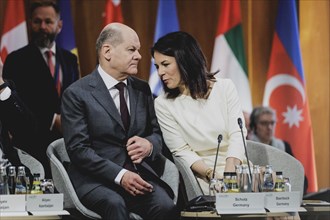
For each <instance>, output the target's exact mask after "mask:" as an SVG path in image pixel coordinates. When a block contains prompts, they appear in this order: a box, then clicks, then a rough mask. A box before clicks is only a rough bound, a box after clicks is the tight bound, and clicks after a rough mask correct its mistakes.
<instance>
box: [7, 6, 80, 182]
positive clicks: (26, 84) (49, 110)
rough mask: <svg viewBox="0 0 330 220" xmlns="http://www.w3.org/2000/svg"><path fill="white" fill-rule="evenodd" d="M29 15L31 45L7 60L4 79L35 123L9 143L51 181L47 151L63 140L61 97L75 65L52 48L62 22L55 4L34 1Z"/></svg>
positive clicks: (69, 55)
mask: <svg viewBox="0 0 330 220" xmlns="http://www.w3.org/2000/svg"><path fill="white" fill-rule="evenodd" d="M30 12H31V13H30V14H31V24H30V26H31V42H30V43H29V44H28V45H27V46H25V47H23V48H20V49H18V50H17V51H13V52H12V53H10V54H9V55H8V56H7V59H6V61H5V63H4V67H3V77H4V78H5V79H8V80H12V81H13V82H14V84H15V86H16V91H17V93H18V95H19V97H20V98H21V99H22V101H23V102H24V104H26V106H27V107H28V109H29V110H30V111H31V112H32V114H33V116H34V118H35V120H36V121H35V127H31V128H29V130H28V131H26V133H25V134H23V138H22V139H19V138H16V137H15V136H13V140H12V141H13V143H14V144H15V145H16V146H20V147H21V148H22V149H23V150H25V151H26V152H28V153H29V154H31V155H32V156H34V157H35V158H37V159H38V160H39V161H40V162H41V163H42V164H43V166H44V168H45V177H46V178H50V177H51V171H50V165H49V161H48V158H47V155H46V149H47V147H48V145H49V144H50V143H51V142H52V141H54V140H56V139H58V138H60V137H62V134H61V115H60V103H61V94H62V91H64V89H65V88H66V87H68V85H70V84H71V83H72V82H74V81H76V80H77V79H78V77H79V72H78V62H77V57H76V56H75V55H74V54H72V53H71V52H69V51H66V50H64V49H61V48H59V47H58V46H57V45H56V44H55V39H56V36H57V35H58V34H59V32H60V31H61V28H62V20H61V18H60V12H59V7H58V6H57V5H56V4H55V3H54V1H46V0H44V1H34V2H33V3H32V4H31V11H30ZM23 141H24V142H23Z"/></svg>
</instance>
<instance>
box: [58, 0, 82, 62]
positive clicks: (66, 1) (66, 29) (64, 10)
mask: <svg viewBox="0 0 330 220" xmlns="http://www.w3.org/2000/svg"><path fill="white" fill-rule="evenodd" d="M58 6H59V8H60V11H61V19H62V21H63V26H62V30H61V32H60V33H59V34H58V36H57V38H56V43H57V44H58V46H60V47H61V48H63V49H66V50H69V51H71V52H72V53H73V54H75V55H76V56H77V57H78V50H77V46H76V41H75V35H74V29H73V22H72V15H71V4H70V0H59V1H58Z"/></svg>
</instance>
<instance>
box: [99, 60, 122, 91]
mask: <svg viewBox="0 0 330 220" xmlns="http://www.w3.org/2000/svg"><path fill="white" fill-rule="evenodd" d="M97 71H98V72H99V73H100V76H101V78H102V79H103V82H104V83H105V85H106V87H107V89H108V90H110V89H112V88H113V87H114V86H115V85H117V84H118V83H119V82H120V81H118V80H116V79H115V78H113V77H112V76H111V75H110V74H108V73H106V72H105V71H104V70H103V69H102V67H101V65H99V66H98V67H97ZM121 82H123V83H125V85H127V79H125V80H124V81H121Z"/></svg>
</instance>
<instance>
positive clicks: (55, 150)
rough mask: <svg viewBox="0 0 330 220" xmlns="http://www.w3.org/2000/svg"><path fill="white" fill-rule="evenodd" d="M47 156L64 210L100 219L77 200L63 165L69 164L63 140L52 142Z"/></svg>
mask: <svg viewBox="0 0 330 220" xmlns="http://www.w3.org/2000/svg"><path fill="white" fill-rule="evenodd" d="M47 156H48V158H49V160H50V167H51V172H52V177H53V181H54V185H55V187H56V189H57V191H59V192H60V193H63V196H64V208H65V209H72V208H76V209H77V210H78V211H79V212H80V213H81V214H83V215H84V216H86V217H87V218H90V219H101V216H100V215H98V214H97V213H95V212H93V211H91V210H89V209H87V208H86V207H85V206H84V205H83V204H82V203H81V202H80V200H79V198H78V196H77V194H76V191H75V189H74V188H73V185H72V183H71V180H70V178H69V176H68V173H67V171H66V169H65V168H64V166H63V164H69V163H70V158H69V156H68V153H67V151H66V148H65V144H64V139H63V138H61V139H58V140H55V141H54V142H52V143H51V144H50V145H49V146H48V148H47Z"/></svg>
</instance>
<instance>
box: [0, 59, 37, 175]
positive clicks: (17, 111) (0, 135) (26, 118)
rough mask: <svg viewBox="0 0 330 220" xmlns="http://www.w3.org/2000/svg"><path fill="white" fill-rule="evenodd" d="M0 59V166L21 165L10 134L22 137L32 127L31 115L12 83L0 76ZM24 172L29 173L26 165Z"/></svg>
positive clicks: (0, 67) (0, 71) (0, 70)
mask: <svg viewBox="0 0 330 220" xmlns="http://www.w3.org/2000/svg"><path fill="white" fill-rule="evenodd" d="M2 67H3V64H2V60H1V58H0V166H4V167H8V166H9V165H14V166H15V167H16V168H17V167H18V166H23V164H22V163H21V161H20V159H19V156H18V154H17V151H16V149H15V148H14V146H13V144H12V142H11V139H10V135H11V136H15V137H17V138H18V139H23V138H22V137H24V136H25V135H23V134H25V132H26V130H27V129H29V128H30V127H33V124H34V119H33V115H32V114H31V113H30V112H29V110H28V109H27V107H26V106H25V105H24V103H23V102H22V100H21V99H20V98H19V97H18V95H17V93H16V92H15V90H14V85H13V84H12V83H10V82H7V81H6V82H5V81H4V80H3V78H2ZM26 173H27V174H30V171H29V169H28V168H27V167H26Z"/></svg>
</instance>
